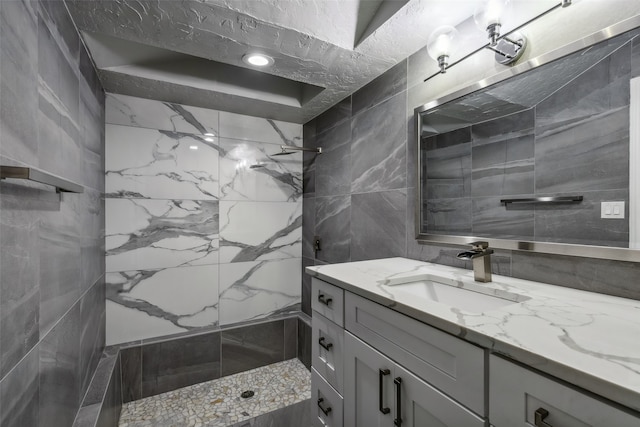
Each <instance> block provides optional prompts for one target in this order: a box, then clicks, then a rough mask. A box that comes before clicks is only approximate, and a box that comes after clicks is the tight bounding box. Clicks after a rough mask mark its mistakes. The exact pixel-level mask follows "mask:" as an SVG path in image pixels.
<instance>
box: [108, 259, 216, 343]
mask: <svg viewBox="0 0 640 427" xmlns="http://www.w3.org/2000/svg"><path fill="white" fill-rule="evenodd" d="M217 278H218V266H217V265H203V266H195V267H180V268H167V269H162V270H143V271H126V272H120V273H108V274H107V276H106V282H107V344H117V343H123V342H129V341H134V340H139V339H144V338H153V337H157V336H162V335H169V334H173V333H177V332H184V331H187V330H191V329H194V328H200V327H207V326H215V325H216V324H217V323H218V280H217Z"/></svg>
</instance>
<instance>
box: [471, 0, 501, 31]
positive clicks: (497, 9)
mask: <svg viewBox="0 0 640 427" xmlns="http://www.w3.org/2000/svg"><path fill="white" fill-rule="evenodd" d="M508 2H509V0H489V1H487V2H486V3H484V4H481V5H480V6H478V7H477V8H476V11H475V13H474V14H473V19H474V20H475V21H476V25H477V26H478V28H480V29H481V30H482V31H485V30H486V29H487V28H488V27H489V26H491V25H495V24H498V25H500V23H501V22H500V21H501V19H502V15H503V14H504V11H505V9H506V6H507V3H508Z"/></svg>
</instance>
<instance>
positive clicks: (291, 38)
mask: <svg viewBox="0 0 640 427" xmlns="http://www.w3.org/2000/svg"><path fill="white" fill-rule="evenodd" d="M66 3H67V6H68V8H69V11H70V12H71V14H72V16H73V18H74V21H75V22H76V25H77V26H78V28H79V29H80V31H81V32H82V34H83V37H84V39H85V42H86V43H87V46H88V47H89V50H90V51H91V53H92V56H93V58H94V60H95V62H96V65H97V67H98V73H99V76H100V79H101V81H102V83H103V86H104V88H105V90H106V91H108V92H114V93H122V94H127V95H132V96H139V97H144V98H153V99H160V100H164V101H170V102H178V103H184V104H190V105H197V106H201V107H206V108H214V109H224V110H228V111H235V112H243V113H245V114H252V115H257V116H262V117H269V118H274V119H279V120H286V121H293V122H299V123H304V122H306V121H307V120H309V119H311V118H313V117H315V116H316V115H318V114H319V113H321V112H323V111H324V110H325V109H327V108H329V107H330V106H332V105H333V104H335V103H336V102H338V101H340V100H341V99H343V98H344V97H346V96H348V95H350V94H351V93H353V92H354V91H356V90H357V89H359V88H360V87H362V86H364V85H365V84H366V83H368V82H370V81H371V80H373V79H374V78H375V77H377V76H379V75H380V74H382V73H383V72H384V71H386V70H388V69H389V68H391V67H392V66H393V65H394V64H396V63H398V62H400V61H402V60H403V59H405V58H406V57H408V56H409V55H411V54H412V53H414V52H415V51H417V50H418V49H420V48H421V47H423V46H424V45H425V44H426V40H427V38H428V36H429V34H430V33H431V32H432V31H433V29H435V28H436V27H437V26H440V25H443V24H451V25H456V24H458V23H459V22H461V21H463V20H464V19H466V18H468V17H469V16H470V15H471V14H472V13H473V9H474V6H475V4H476V3H477V0H251V1H249V0H206V1H187V0H184V1H179V0H155V1H133V0H100V1H87V0H66ZM251 50H259V51H261V52H264V53H266V54H268V55H270V56H272V57H274V58H275V64H274V65H273V66H272V67H270V68H269V69H268V70H266V71H264V72H259V71H255V70H251V69H248V68H249V67H248V66H247V65H245V64H244V63H243V62H242V56H243V55H244V54H245V53H247V52H248V51H251Z"/></svg>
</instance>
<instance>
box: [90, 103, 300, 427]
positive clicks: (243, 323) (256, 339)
mask: <svg viewBox="0 0 640 427" xmlns="http://www.w3.org/2000/svg"><path fill="white" fill-rule="evenodd" d="M105 122H106V127H105V132H106V133H105V246H106V247H105V253H106V266H105V267H106V275H105V282H106V350H105V355H104V357H103V360H102V361H101V366H99V372H98V374H99V375H98V376H97V378H99V377H100V376H103V377H104V378H105V379H103V380H99V381H98V384H99V386H100V387H102V390H96V394H98V395H99V394H101V393H102V394H103V396H104V398H103V399H102V403H101V405H102V411H103V412H104V413H105V414H107V415H104V416H103V418H104V417H106V418H109V417H111V418H112V419H111V420H110V421H108V422H107V425H114V426H115V425H120V426H126V427H143V426H211V427H213V426H225V427H226V426H234V427H235V426H244V425H262V424H261V423H267V422H271V423H276V424H281V425H296V423H297V422H300V420H302V419H303V418H305V417H308V410H309V408H308V404H309V398H310V387H311V385H310V373H309V363H310V362H309V352H310V345H309V344H310V342H309V337H308V335H309V318H308V317H307V316H306V315H304V314H302V313H300V300H301V280H302V262H301V251H302V248H301V241H302V154H303V153H302V152H303V151H305V149H303V148H302V147H301V146H302V126H301V125H298V124H293V123H286V122H280V121H274V120H268V119H263V118H258V117H251V116H245V115H240V114H234V113H228V112H223V111H214V110H208V109H203V108H196V107H190V106H185V105H179V104H174V103H167V102H161V101H154V100H148V99H142V98H135V97H130V96H124V95H115V94H107V95H106V101H105ZM284 154H286V155H284ZM305 365H306V366H305ZM101 371H104V372H101ZM107 378H108V379H107ZM94 381H95V380H94ZM110 387H111V390H109V388H110ZM118 395H120V396H121V401H120V400H119V399H118ZM90 404H91V403H90V402H88V403H87V404H86V405H84V406H85V407H87V406H89V405H90ZM120 405H121V407H120ZM108 408H111V409H108ZM108 414H110V415H108ZM260 420H262V421H260ZM250 423H251V424H250Z"/></svg>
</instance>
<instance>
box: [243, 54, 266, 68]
mask: <svg viewBox="0 0 640 427" xmlns="http://www.w3.org/2000/svg"><path fill="white" fill-rule="evenodd" d="M242 60H243V61H244V63H245V64H249V65H253V66H256V67H266V66H269V65H273V58H272V57H270V56H267V55H264V54H262V53H247V54H246V55H244V56H243V57H242Z"/></svg>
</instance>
